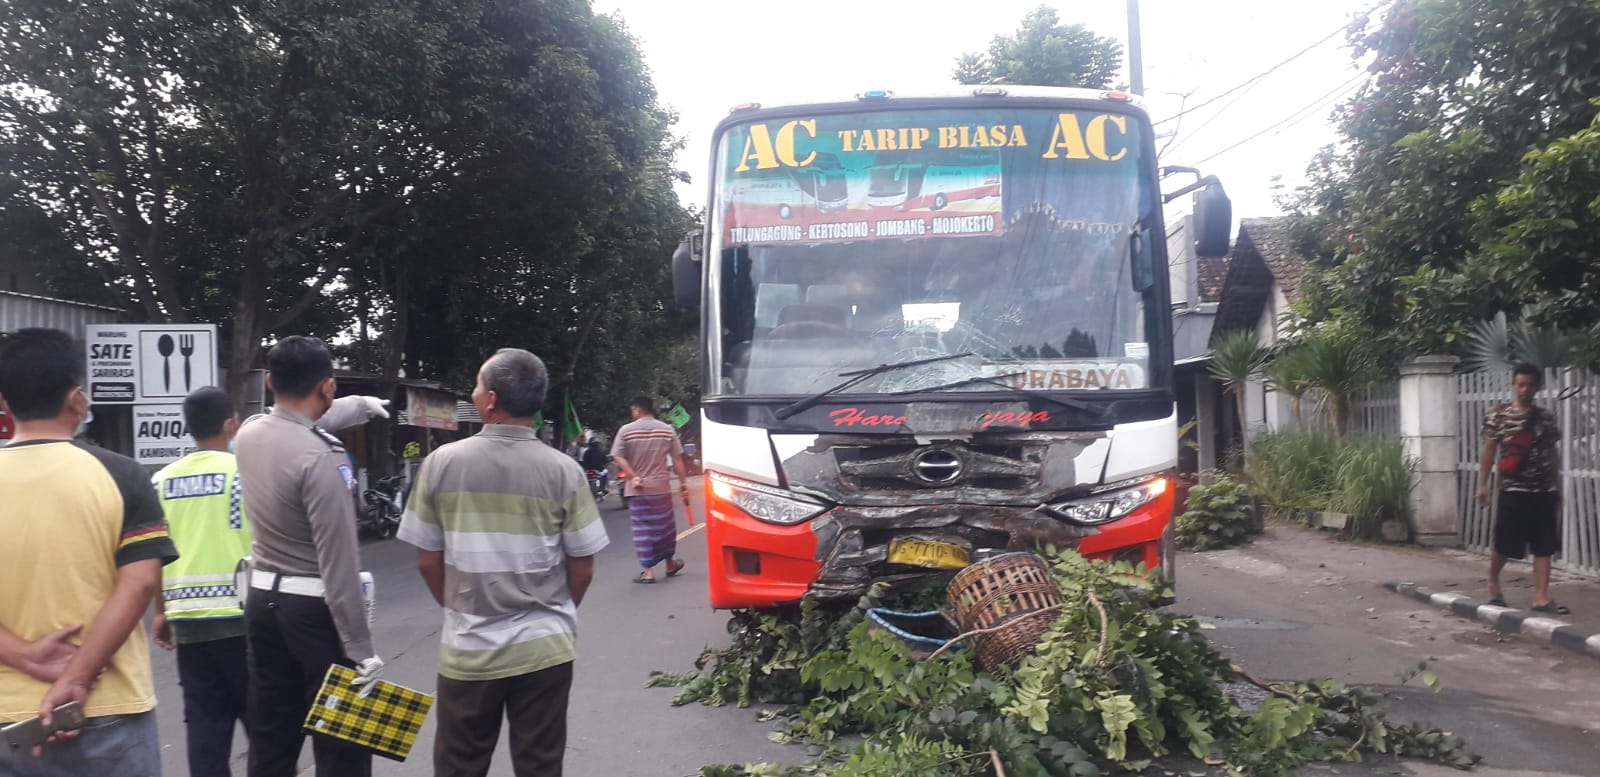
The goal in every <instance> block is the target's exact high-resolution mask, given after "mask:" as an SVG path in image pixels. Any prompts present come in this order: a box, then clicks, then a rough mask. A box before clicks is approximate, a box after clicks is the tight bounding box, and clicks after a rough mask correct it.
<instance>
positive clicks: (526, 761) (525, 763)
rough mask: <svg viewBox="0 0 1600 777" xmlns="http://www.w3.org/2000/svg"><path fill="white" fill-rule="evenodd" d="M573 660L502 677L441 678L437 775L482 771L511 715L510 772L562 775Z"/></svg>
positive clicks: (523, 776)
mask: <svg viewBox="0 0 1600 777" xmlns="http://www.w3.org/2000/svg"><path fill="white" fill-rule="evenodd" d="M571 690H572V662H570V661H568V662H567V663H565V664H557V665H555V666H552V667H550V668H549V669H541V670H539V671H537V672H530V673H528V674H524V675H517V676H516V677H506V678H503V679H500V680H480V681H466V680H451V679H450V678H448V677H443V676H441V677H440V678H439V687H438V691H437V696H436V697H435V701H434V720H435V721H437V726H436V727H435V731H434V740H433V775H434V777H483V776H484V775H487V774H488V773H489V759H490V758H491V757H492V756H493V755H494V748H495V745H496V744H497V743H499V741H500V719H501V718H502V717H504V718H507V719H509V720H510V721H511V772H512V774H515V775H516V777H561V759H562V757H563V756H565V755H566V751H567V696H568V694H569V692H570V691H571Z"/></svg>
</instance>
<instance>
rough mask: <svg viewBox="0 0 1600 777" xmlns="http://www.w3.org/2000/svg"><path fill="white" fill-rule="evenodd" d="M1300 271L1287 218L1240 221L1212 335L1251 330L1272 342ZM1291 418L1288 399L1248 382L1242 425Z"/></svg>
mask: <svg viewBox="0 0 1600 777" xmlns="http://www.w3.org/2000/svg"><path fill="white" fill-rule="evenodd" d="M1305 269H1306V260H1305V258H1304V257H1302V256H1300V255H1298V254H1297V253H1295V251H1294V250H1293V248H1292V246H1291V241H1290V237H1289V234H1288V220H1287V219H1285V218H1282V217H1278V218H1250V219H1243V220H1242V221H1240V223H1239V236H1238V238H1237V240H1236V241H1235V242H1234V247H1233V252H1232V254H1231V255H1230V259H1229V262H1228V269H1227V272H1226V274H1225V276H1224V278H1223V282H1222V288H1221V291H1220V292H1219V294H1218V302H1217V314H1216V318H1215V319H1214V320H1213V321H1212V333H1211V336H1212V337H1216V336H1218V335H1221V334H1223V333H1225V332H1235V331H1248V332H1255V334H1256V339H1257V340H1258V341H1259V342H1260V343H1261V344H1262V345H1268V346H1270V345H1271V344H1273V343H1275V342H1277V341H1278V340H1279V339H1281V338H1282V337H1283V336H1284V334H1285V332H1286V330H1287V323H1286V322H1287V321H1288V317H1289V315H1290V309H1289V305H1290V303H1291V302H1293V301H1294V300H1295V298H1296V289H1297V287H1298V284H1299V280H1300V277H1301V274H1302V273H1303V272H1304V271H1305ZM1227 404H1228V405H1229V408H1228V413H1229V415H1233V414H1234V413H1235V411H1234V410H1233V408H1232V404H1233V403H1227ZM1292 417H1293V414H1292V411H1291V409H1290V402H1289V397H1287V396H1286V395H1284V394H1282V393H1281V392H1277V391H1273V390H1272V389H1271V388H1270V387H1268V386H1267V385H1266V382H1265V381H1263V380H1260V379H1256V380H1253V381H1251V382H1250V385H1249V386H1248V387H1247V389H1246V392H1245V419H1244V428H1246V429H1250V430H1253V431H1259V430H1263V429H1276V428H1278V427H1279V426H1282V425H1284V424H1286V423H1288V422H1289V421H1290V419H1291V418H1292ZM1231 427H1232V429H1233V430H1234V432H1233V433H1234V434H1237V430H1238V428H1239V424H1238V421H1237V420H1234V421H1233V423H1232V424H1231Z"/></svg>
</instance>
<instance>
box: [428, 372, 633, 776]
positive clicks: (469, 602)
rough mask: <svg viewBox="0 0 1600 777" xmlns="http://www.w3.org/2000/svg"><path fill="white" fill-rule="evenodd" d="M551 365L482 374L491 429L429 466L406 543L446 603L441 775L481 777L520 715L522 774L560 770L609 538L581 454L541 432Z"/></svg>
mask: <svg viewBox="0 0 1600 777" xmlns="http://www.w3.org/2000/svg"><path fill="white" fill-rule="evenodd" d="M548 385H549V373H548V372H546V370H545V366H544V362H542V361H540V360H539V357H537V356H534V355H533V354H531V353H529V352H527V351H524V350H521V349H517V348H502V349H501V350H499V351H497V352H495V355H494V356H492V357H490V358H489V359H488V361H485V362H484V363H483V366H482V367H481V368H480V369H479V370H478V382H477V386H476V387H475V388H474V389H473V391H472V404H473V405H474V406H475V407H476V408H477V409H478V414H479V415H480V416H481V417H482V418H483V422H484V427H483V431H481V432H479V433H478V434H476V435H473V436H472V437H469V438H467V439H465V440H461V441H458V442H453V443H450V444H448V445H445V446H443V447H441V448H439V449H438V450H437V451H434V452H433V454H432V455H430V456H428V458H427V460H425V461H424V462H423V463H422V468H421V469H420V470H418V472H417V479H416V483H415V485H413V486H412V490H411V498H410V499H409V500H407V502H406V514H405V517H404V518H403V519H402V521H401V524H400V532H399V535H398V536H399V538H400V539H401V540H404V541H405V542H408V543H411V544H412V545H415V546H416V547H417V569H418V571H419V572H420V573H421V574H422V579H423V580H424V581H426V583H427V585H428V590H429V592H431V593H432V594H433V599H434V601H436V602H438V603H439V604H440V605H441V606H443V607H444V628H443V630H442V632H441V638H440V645H439V680H438V686H437V689H438V690H437V694H438V697H437V698H438V701H437V704H436V707H435V710H436V714H435V716H434V719H435V720H436V721H438V722H437V724H436V726H437V733H436V736H435V739H434V748H433V768H434V772H433V773H434V775H435V777H469V776H472V777H481V775H486V774H488V772H489V762H490V758H491V757H492V756H493V755H494V749H495V746H496V745H497V743H498V742H499V740H500V722H501V719H502V718H506V719H509V721H510V724H511V726H510V729H511V734H510V736H511V766H512V771H513V773H514V774H516V775H517V777H560V774H561V767H562V758H563V756H564V755H565V751H566V741H567V697H568V693H569V691H570V690H571V687H572V666H573V662H574V661H575V660H576V658H577V649H576V633H577V609H578V605H579V604H582V603H583V596H584V593H585V592H586V591H587V590H588V589H589V583H590V581H592V580H593V579H594V555H595V554H596V553H599V552H600V550H601V549H602V548H604V547H605V546H606V544H607V542H608V539H607V537H606V530H605V526H604V525H603V524H602V523H601V522H600V512H599V510H598V509H597V508H596V507H595V504H594V499H593V497H591V496H590V494H589V485H588V481H587V480H586V479H585V477H584V473H583V470H582V468H580V467H579V465H578V463H577V462H576V461H573V460H572V458H570V457H568V456H566V455H565V454H564V453H562V452H561V451H558V450H556V449H554V448H551V447H550V446H548V445H546V444H545V443H544V442H542V441H541V440H539V438H538V436H537V434H536V432H535V430H534V429H533V417H534V416H535V415H536V414H537V413H538V412H539V409H540V408H541V407H542V406H543V405H544V400H545V392H546V388H547V387H548Z"/></svg>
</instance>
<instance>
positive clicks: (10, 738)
mask: <svg viewBox="0 0 1600 777" xmlns="http://www.w3.org/2000/svg"><path fill="white" fill-rule="evenodd" d="M83 723H84V716H83V706H82V705H80V704H78V703H77V702H75V701H69V702H67V703H66V704H63V705H61V706H59V707H57V708H56V710H55V712H53V713H51V715H50V727H49V728H48V729H46V728H45V725H44V719H43V718H40V717H37V716H35V717H32V718H28V719H27V720H21V721H17V722H16V723H12V724H9V725H7V726H6V727H5V728H3V729H0V734H3V735H4V736H5V740H6V746H8V747H10V748H11V749H12V750H32V749H33V748H35V747H38V746H39V745H42V744H44V741H45V740H46V739H49V738H50V735H52V734H56V733H59V732H62V731H72V730H73V729H77V728H82V727H83Z"/></svg>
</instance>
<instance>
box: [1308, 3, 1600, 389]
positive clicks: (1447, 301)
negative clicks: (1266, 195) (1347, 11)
mask: <svg viewBox="0 0 1600 777" xmlns="http://www.w3.org/2000/svg"><path fill="white" fill-rule="evenodd" d="M1597 39H1600V5H1597V4H1596V3H1594V2H1593V1H1592V0H1402V1H1401V2H1398V3H1396V4H1395V5H1394V6H1392V7H1391V9H1390V10H1389V11H1388V13H1387V14H1385V15H1384V16H1383V17H1382V19H1381V20H1379V21H1374V20H1370V19H1368V20H1360V21H1358V23H1357V24H1356V25H1354V26H1353V32H1352V43H1353V44H1354V45H1355V48H1356V53H1357V55H1358V56H1368V57H1371V66H1370V71H1371V73H1372V75H1373V78H1372V80H1371V82H1370V83H1369V84H1368V85H1367V86H1366V87H1365V88H1364V89H1363V91H1362V92H1361V93H1359V94H1358V95H1357V96H1356V97H1355V98H1353V99H1352V100H1350V101H1349V102H1348V103H1347V104H1345V105H1344V106H1343V107H1342V108H1341V110H1340V111H1339V118H1338V124H1339V129H1340V132H1341V135H1342V140H1341V142H1340V143H1339V144H1338V145H1337V146H1335V147H1334V148H1332V149H1330V150H1328V151H1327V152H1325V153H1324V154H1322V155H1321V156H1319V157H1318V159H1317V160H1316V161H1315V162H1314V163H1313V164H1312V166H1311V168H1310V171H1309V172H1310V179H1311V183H1310V185H1308V186H1307V187H1305V188H1304V189H1302V190H1301V191H1300V192H1299V193H1298V196H1297V197H1296V198H1295V200H1294V201H1293V203H1292V204H1293V205H1294V207H1295V210H1296V212H1297V214H1298V215H1299V216H1300V219H1299V225H1298V227H1297V230H1296V231H1297V234H1298V235H1299V237H1300V242H1301V245H1300V246H1299V247H1300V248H1301V249H1302V250H1305V251H1309V252H1311V253H1313V254H1315V255H1316V256H1317V257H1318V259H1319V264H1320V265H1321V269H1322V277H1320V278H1318V279H1314V280H1312V281H1311V282H1309V283H1308V286H1307V289H1308V292H1309V293H1306V294H1303V295H1302V298H1303V302H1302V303H1301V304H1300V312H1301V313H1302V314H1304V315H1306V316H1307V317H1308V319H1309V320H1310V321H1312V322H1316V321H1321V320H1332V319H1343V320H1349V321H1351V322H1354V323H1357V324H1360V325H1362V326H1365V327H1366V328H1368V329H1369V330H1370V331H1372V332H1375V333H1377V337H1378V338H1379V342H1380V343H1381V345H1382V346H1383V348H1382V351H1383V352H1387V353H1390V354H1394V355H1396V356H1404V355H1408V354H1418V353H1429V352H1446V351H1452V350H1459V348H1460V344H1461V342H1462V341H1463V340H1464V339H1465V338H1466V336H1467V335H1468V332H1469V329H1470V327H1471V324H1472V322H1474V321H1478V320H1482V319H1484V318H1487V317H1489V316H1490V315H1492V314H1493V313H1494V312H1495V311H1496V310H1502V309H1504V310H1508V311H1511V312H1512V313H1513V314H1514V315H1515V316H1520V315H1522V314H1524V313H1526V315H1528V316H1530V317H1532V318H1534V319H1536V320H1537V321H1540V322H1543V323H1548V324H1559V325H1561V326H1563V327H1565V328H1569V329H1585V330H1589V331H1592V330H1590V329H1589V328H1591V327H1593V326H1594V325H1595V322H1596V320H1597V318H1600V287H1597V284H1596V283H1595V280H1594V279H1595V276H1594V271H1593V268H1594V266H1595V257H1596V256H1600V250H1597V248H1596V246H1597V245H1600V233H1597V232H1596V230H1595V229H1594V228H1593V225H1594V223H1595V221H1594V219H1595V215H1594V214H1595V211H1596V209H1595V207H1594V206H1593V203H1594V202H1595V201H1596V198H1597V196H1600V177H1597V176H1596V175H1595V174H1594V170H1595V162H1594V159H1595V150H1596V144H1597V141H1596V140H1595V139H1594V135H1593V129H1592V128H1591V124H1592V122H1593V121H1594V119H1595V114H1596V107H1595V106H1594V105H1593V104H1591V102H1590V100H1591V99H1592V98H1593V97H1594V95H1596V94H1600V48H1596V47H1594V46H1593V45H1592V42H1593V41H1594V40H1597ZM1588 342H1589V343H1590V344H1589V345H1588V346H1587V347H1586V353H1587V356H1586V358H1587V359H1588V360H1589V362H1590V363H1596V362H1600V347H1597V346H1600V343H1596V341H1595V340H1594V338H1589V339H1588Z"/></svg>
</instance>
